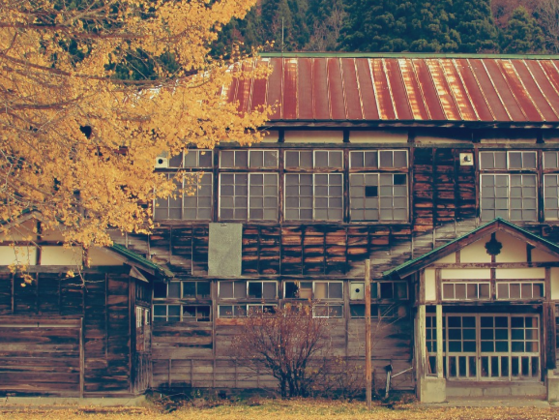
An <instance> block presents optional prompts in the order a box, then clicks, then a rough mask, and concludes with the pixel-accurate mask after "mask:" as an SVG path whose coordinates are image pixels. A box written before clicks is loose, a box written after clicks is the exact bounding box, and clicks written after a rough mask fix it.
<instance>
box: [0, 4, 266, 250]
mask: <svg viewBox="0 0 559 420" xmlns="http://www.w3.org/2000/svg"><path fill="white" fill-rule="evenodd" d="M253 3H255V0H182V1H180V0H177V1H175V0H173V1H171V0H0V101H1V103H0V106H1V110H0V203H1V204H0V220H3V221H7V220H14V219H15V218H17V217H18V215H20V214H21V213H22V212H26V211H29V210H33V211H36V212H37V213H39V214H40V215H41V221H42V226H43V228H44V229H55V228H58V229H61V230H62V233H63V234H64V239H65V241H66V242H67V243H77V244H81V245H83V246H84V247H88V246H92V245H106V244H109V243H110V242H111V240H110V237H109V235H108V233H107V231H108V229H112V228H116V229H120V230H122V231H136V232H142V231H144V232H146V231H149V229H150V228H151V227H152V226H151V222H150V220H151V217H150V216H151V211H152V209H151V208H150V206H149V205H148V204H149V203H152V202H153V200H154V198H155V196H158V197H163V196H165V195H169V194H172V193H173V188H174V187H173V182H172V180H168V179H166V178H164V177H163V176H162V175H161V174H157V173H154V163H155V159H156V157H157V156H158V155H159V154H160V153H161V152H162V151H167V152H169V153H170V154H171V155H176V154H178V153H180V152H181V150H183V148H185V147H186V146H187V145H188V144H195V145H197V146H198V147H203V148H212V147H213V146H215V145H216V144H217V143H219V142H223V141H235V142H238V143H240V144H250V143H252V142H255V141H258V140H259V136H260V134H259V132H258V130H257V128H258V127H261V126H262V125H263V123H264V121H265V119H266V116H267V114H268V112H269V110H267V109H262V110H258V111H257V112H253V113H240V112H238V108H237V106H236V104H234V103H228V102H227V100H226V95H225V94H224V86H225V87H226V86H228V84H229V83H230V80H231V77H232V73H234V72H232V71H230V69H231V68H234V67H231V62H224V61H221V60H219V59H216V58H212V57H210V55H209V51H210V47H211V42H212V41H214V40H215V39H216V37H217V34H218V33H219V30H220V29H221V27H222V26H223V25H225V24H226V23H227V22H228V21H229V20H230V19H231V18H233V17H235V18H242V17H243V16H244V15H245V14H246V12H247V10H248V9H249V8H250V7H251V6H252V5H253ZM237 58H238V57H237ZM144 64H145V66H144V67H146V68H147V67H149V74H144V73H145V72H144V73H143V70H142V65H144ZM242 67H243V68H244V69H246V70H248V71H249V72H250V73H251V74H245V76H246V77H249V76H250V77H266V74H265V73H266V71H265V70H264V71H262V69H261V68H260V66H258V65H256V64H253V65H250V64H249V65H246V62H245V65H243V66H242ZM255 73H256V75H255ZM235 77H243V75H242V73H239V72H237V74H236V76H235ZM175 193H176V191H175Z"/></svg>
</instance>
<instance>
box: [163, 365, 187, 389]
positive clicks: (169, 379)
mask: <svg viewBox="0 0 559 420" xmlns="http://www.w3.org/2000/svg"><path fill="white" fill-rule="evenodd" d="M191 362H192V361H191ZM172 367H173V362H172V360H171V359H169V360H168V361H167V388H171V369H172Z"/></svg>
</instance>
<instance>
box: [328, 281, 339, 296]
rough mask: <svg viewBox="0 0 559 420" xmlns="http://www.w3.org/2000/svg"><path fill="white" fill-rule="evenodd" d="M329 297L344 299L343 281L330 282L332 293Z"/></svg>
mask: <svg viewBox="0 0 559 420" xmlns="http://www.w3.org/2000/svg"><path fill="white" fill-rule="evenodd" d="M328 297H329V298H330V299H342V297H343V292H342V283H330V293H329V296H328Z"/></svg>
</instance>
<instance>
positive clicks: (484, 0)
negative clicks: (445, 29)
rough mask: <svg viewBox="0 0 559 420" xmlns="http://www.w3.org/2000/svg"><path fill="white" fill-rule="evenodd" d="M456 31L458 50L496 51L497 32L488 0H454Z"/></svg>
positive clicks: (469, 51) (474, 51)
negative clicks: (458, 38) (458, 36)
mask: <svg viewBox="0 0 559 420" xmlns="http://www.w3.org/2000/svg"><path fill="white" fill-rule="evenodd" d="M453 10H454V15H455V16H456V21H457V24H456V27H455V29H456V31H457V32H458V34H459V35H460V40H461V43H460V45H459V51H460V52H466V53H477V52H481V51H490V52H497V51H498V48H499V46H498V44H497V39H498V32H497V28H496V27H495V24H494V22H493V17H492V14H491V7H490V0H454V8H453Z"/></svg>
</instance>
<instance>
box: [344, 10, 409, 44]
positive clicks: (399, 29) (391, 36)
mask: <svg viewBox="0 0 559 420" xmlns="http://www.w3.org/2000/svg"><path fill="white" fill-rule="evenodd" d="M347 13H348V15H347V18H346V22H345V24H344V27H343V28H342V31H341V36H340V47H341V48H342V49H344V50H346V51H380V52H382V51H406V50H408V48H409V42H408V39H409V34H408V30H409V28H408V23H409V22H410V17H411V16H413V15H414V14H415V3H414V2H412V1H399V0H347Z"/></svg>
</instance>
